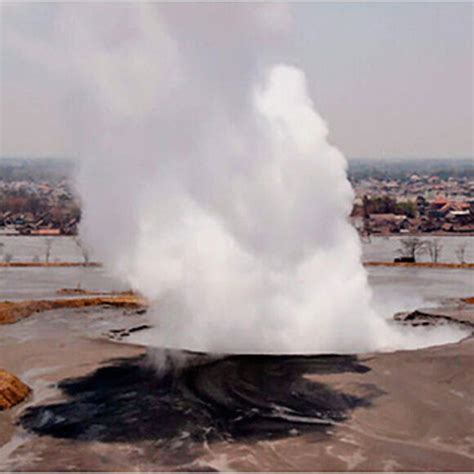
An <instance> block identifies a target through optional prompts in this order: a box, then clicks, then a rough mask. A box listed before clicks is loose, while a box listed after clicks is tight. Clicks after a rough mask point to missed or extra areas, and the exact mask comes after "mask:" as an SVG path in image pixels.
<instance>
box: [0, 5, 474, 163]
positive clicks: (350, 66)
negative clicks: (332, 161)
mask: <svg viewBox="0 0 474 474" xmlns="http://www.w3.org/2000/svg"><path fill="white" fill-rule="evenodd" d="M78 6H79V5H78ZM1 8H2V19H1V26H2V29H1V39H2V44H1V51H2V52H1V105H0V107H1V108H0V119H1V145H0V154H1V155H23V156H24V155H27V156H38V155H43V156H45V155H49V156H51V155H56V156H71V157H76V156H78V155H79V154H80V152H81V149H80V148H81V147H80V139H79V143H78V137H77V135H78V132H77V129H78V128H80V126H81V123H80V116H78V117H77V120H78V122H79V123H75V122H74V120H71V121H70V122H68V123H64V119H63V118H64V116H65V112H67V111H69V110H71V109H72V110H74V109H76V108H77V109H81V108H82V107H83V106H84V104H83V101H82V98H81V95H80V94H78V91H77V89H75V88H74V87H73V86H72V85H71V83H70V82H69V81H68V78H67V75H66V76H65V74H64V71H63V70H61V64H58V61H57V58H55V57H53V56H51V55H49V53H48V52H47V51H44V50H42V45H43V44H44V43H45V42H46V43H47V41H48V40H49V39H50V38H52V37H53V36H54V32H55V30H56V29H57V28H59V27H60V26H59V25H58V24H57V11H58V9H59V8H60V5H58V4H15V5H13V4H9V5H5V4H3V5H2V7H1ZM116 8H120V6H119V5H116ZM167 8H169V9H170V10H172V11H171V12H170V13H169V14H170V16H173V15H175V16H176V17H180V18H181V20H183V18H189V20H188V21H187V23H188V25H187V26H188V28H189V36H188V38H192V37H193V31H192V29H193V28H195V24H196V22H201V23H203V24H206V28H207V29H208V32H209V33H208V37H207V39H206V41H207V43H206V45H205V46H206V47H204V48H198V47H196V56H195V57H194V60H195V61H196V62H197V63H198V64H201V65H202V67H203V68H204V67H206V64H208V63H209V61H210V58H211V57H212V56H213V55H223V56H222V62H223V64H224V65H225V66H226V68H227V69H226V71H227V73H226V74H225V76H224V77H223V78H222V80H227V81H232V80H234V79H235V78H236V75H238V74H239V71H245V70H246V65H245V64H242V63H240V62H239V61H241V60H244V59H243V58H241V57H239V56H238V55H236V50H237V48H236V45H235V44H232V42H231V41H230V42H229V44H228V45H227V49H226V50H225V52H223V50H222V48H216V45H215V43H213V40H212V39H213V37H215V36H219V37H221V38H222V37H225V36H226V35H225V33H226V31H225V30H224V28H230V29H232V28H231V26H232V24H233V19H234V18H235V17H236V15H237V16H238V15H239V12H240V13H241V12H242V11H244V9H245V6H244V5H241V6H237V7H235V6H231V5H222V6H220V7H219V8H217V9H214V11H216V12H217V13H215V14H214V16H213V17H212V18H210V17H207V16H206V15H207V14H206V11H207V10H206V9H204V8H202V5H199V4H196V5H189V4H188V5H185V4H181V5H179V6H176V5H175V6H174V7H173V8H171V7H167ZM191 10H192V12H191ZM274 11H276V12H277V13H272V14H271V15H274V16H273V17H271V16H270V15H269V14H265V15H262V19H261V21H262V22H267V23H268V24H269V25H270V26H271V28H277V29H279V30H280V33H279V36H278V38H279V39H278V45H277V47H275V43H273V45H272V48H271V49H268V50H266V48H265V41H267V38H264V37H261V38H249V39H245V38H241V40H242V41H249V42H250V41H252V42H254V43H260V51H261V52H262V58H261V60H262V62H269V61H271V62H274V63H279V62H290V63H291V64H292V65H294V66H296V67H299V68H301V69H303V70H304V71H305V72H306V77H307V84H308V89H309V93H310V95H311V97H312V98H313V99H314V101H315V104H316V106H317V108H318V110H319V111H320V112H321V114H322V115H323V116H324V117H325V118H326V120H327V122H328V124H329V126H330V129H331V134H330V137H329V139H330V141H331V142H332V143H335V144H337V146H338V147H339V148H340V149H341V150H342V151H343V152H344V153H345V154H346V155H348V156H368V157H387V156H399V157H407V158H409V157H453V156H458V157H460V156H463V157H467V156H472V155H473V141H472V130H473V92H472V84H473V77H472V75H473V72H472V71H473V46H472V43H473V41H472V33H473V31H472V30H473V5H472V4H471V3H464V4H455V3H421V2H420V3H404V4H401V3H399V4H388V3H383V4H374V3H349V4H342V3H332V4H323V3H316V4H298V5H292V6H291V7H288V8H285V7H283V6H282V7H281V8H279V9H275V10H274ZM183 21H184V20H183ZM115 31H117V32H118V33H117V35H116V36H115V37H113V38H110V41H111V42H118V43H120V41H121V40H123V39H124V38H126V37H127V35H128V34H129V32H127V29H126V27H125V26H124V27H123V28H121V25H117V28H116V29H115ZM229 33H230V35H229V36H228V37H229V38H231V37H232V31H229ZM187 35H188V32H187V31H186V30H184V31H183V32H182V33H181V38H180V41H181V42H183V43H185V42H186V36H187ZM25 38H28V41H26V40H25ZM31 40H33V41H31ZM35 40H38V41H37V42H36V41H35ZM272 41H275V40H274V39H272ZM32 45H33V47H32ZM265 55H268V57H265ZM45 56H49V58H48V60H49V62H50V64H49V65H48V66H46V65H45V64H44V61H43V60H41V61H39V60H38V57H41V58H44V57H45ZM96 67H99V68H100V67H102V66H101V65H100V59H99V62H98V63H96ZM143 67H144V69H143V71H144V74H145V75H146V71H147V65H144V66H143ZM150 67H153V66H152V65H150ZM198 80H199V79H198ZM239 80H240V79H239ZM216 86H217V84H216ZM111 87H112V86H111ZM114 92H115V91H114ZM122 93H123V94H124V95H126V94H127V91H126V89H125V90H123V91H122ZM79 135H80V134H79ZM83 138H84V139H88V137H83Z"/></svg>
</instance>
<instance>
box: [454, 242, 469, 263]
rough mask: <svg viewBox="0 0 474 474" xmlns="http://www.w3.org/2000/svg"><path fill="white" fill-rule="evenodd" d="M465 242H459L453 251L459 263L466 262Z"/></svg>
mask: <svg viewBox="0 0 474 474" xmlns="http://www.w3.org/2000/svg"><path fill="white" fill-rule="evenodd" d="M466 248H467V242H461V243H460V244H459V245H458V246H457V248H456V250H455V251H454V252H455V254H456V257H457V259H458V261H459V263H461V264H462V263H466Z"/></svg>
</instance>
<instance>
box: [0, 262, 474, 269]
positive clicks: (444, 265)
mask: <svg viewBox="0 0 474 474" xmlns="http://www.w3.org/2000/svg"><path fill="white" fill-rule="evenodd" d="M363 265H364V266H365V267H421V268H460V269H464V270H474V263H452V262H437V263H434V262H414V263H413V262H363ZM28 267H40V268H41V267H48V268H49V267H102V263H100V262H88V263H84V262H0V268H28Z"/></svg>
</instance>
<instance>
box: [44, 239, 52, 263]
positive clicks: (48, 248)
mask: <svg viewBox="0 0 474 474" xmlns="http://www.w3.org/2000/svg"><path fill="white" fill-rule="evenodd" d="M44 245H45V249H44V260H45V262H46V263H49V257H50V256H51V247H52V246H53V239H46V240H45V241H44Z"/></svg>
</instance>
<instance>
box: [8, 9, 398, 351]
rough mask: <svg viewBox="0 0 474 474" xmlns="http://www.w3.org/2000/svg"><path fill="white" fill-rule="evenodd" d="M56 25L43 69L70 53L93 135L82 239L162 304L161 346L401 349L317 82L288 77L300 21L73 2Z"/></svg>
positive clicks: (282, 15) (81, 137)
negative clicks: (312, 86)
mask: <svg viewBox="0 0 474 474" xmlns="http://www.w3.org/2000/svg"><path fill="white" fill-rule="evenodd" d="M55 25H56V27H55V28H54V30H53V31H54V37H53V38H52V39H50V40H48V41H45V43H44V44H43V45H41V44H40V46H39V47H38V46H34V48H35V49H34V50H33V56H35V57H39V58H43V62H44V63H48V61H49V59H47V58H50V57H51V54H53V56H54V57H55V58H56V60H55V61H54V65H52V66H51V68H52V69H54V71H55V74H59V75H61V76H62V77H64V78H65V79H66V80H67V81H68V83H69V84H71V87H72V88H73V89H74V91H75V93H74V97H78V98H79V99H78V100H77V101H75V102H74V103H73V104H69V106H70V107H71V105H72V106H73V111H74V112H73V114H69V115H68V117H69V121H68V122H67V123H68V124H69V126H70V127H71V128H72V129H74V130H77V131H79V130H81V131H82V133H78V132H76V133H75V134H73V138H75V139H76V144H75V149H77V150H79V152H80V155H81V157H82V159H83V162H82V164H83V167H82V175H81V179H80V189H81V194H82V198H83V203H84V220H83V227H82V232H83V233H84V234H85V236H86V237H87V239H88V240H89V242H91V244H92V245H93V247H94V248H95V249H96V252H97V254H98V255H99V256H100V257H101V259H103V260H104V261H105V263H106V264H107V265H108V267H109V269H111V271H113V272H115V273H116V274H117V275H119V276H120V277H121V278H123V279H126V280H127V281H128V282H129V283H130V284H131V285H132V286H133V288H134V289H136V290H138V291H140V292H141V293H143V294H144V295H145V296H146V297H148V298H149V299H150V300H151V301H152V302H153V303H152V309H151V317H152V318H153V319H154V320H155V321H156V331H155V332H154V333H153V334H152V335H151V336H150V337H151V338H152V341H153V344H155V345H158V346H167V347H182V348H187V349H194V350H204V351H218V352H280V353H281V352H286V353H292V352H299V353H302V352H312V353H316V352H354V351H367V350H372V349H376V348H379V347H385V346H387V344H388V345H390V344H391V343H392V342H393V341H394V340H398V339H400V337H401V335H400V334H399V333H396V332H395V331H394V330H393V329H391V328H390V327H389V326H388V325H387V324H386V323H385V322H384V320H383V319H382V318H381V317H379V316H377V315H376V314H375V313H374V311H373V309H372V308H371V295H370V289H369V287H368V284H367V277H366V272H365V270H364V268H363V267H362V265H361V262H360V254H361V248H360V244H359V240H358V237H357V234H356V232H355V231H354V229H353V228H352V227H351V226H350V224H349V223H348V221H347V216H348V213H349V212H350V209H351V205H352V199H353V194H352V190H351V187H350V184H349V182H348V180H347V178H346V161H345V159H344V156H343V155H342V154H341V153H340V152H339V151H338V150H337V149H336V148H334V147H333V146H332V145H330V144H329V142H328V140H327V135H328V130H327V126H326V124H325V122H324V120H323V119H322V118H321V117H320V116H319V114H318V113H317V112H316V110H315V108H314V104H313V102H312V100H311V98H310V97H309V94H308V90H307V85H306V78H305V75H304V73H303V72H302V71H301V70H300V69H299V68H297V67H295V66H292V65H289V64H286V63H283V62H277V63H276V64H274V63H273V59H274V58H275V57H278V56H279V54H278V44H279V41H281V37H284V35H285V32H286V31H287V30H288V28H291V16H290V13H289V11H288V9H287V7H285V6H284V5H281V4H258V5H230V4H225V5H219V4H213V5H203V4H199V5H159V6H157V5H150V4H140V5H133V6H130V5H92V6H91V5H87V6H86V5H69V6H61V7H58V8H57V10H56V14H55ZM12 41H14V42H15V44H16V47H17V48H18V49H20V50H21V51H22V52H23V53H25V54H28V53H30V54H31V53H32V51H31V48H32V45H31V43H25V42H24V41H22V40H21V39H19V38H13V39H12ZM36 44H38V42H36Z"/></svg>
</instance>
